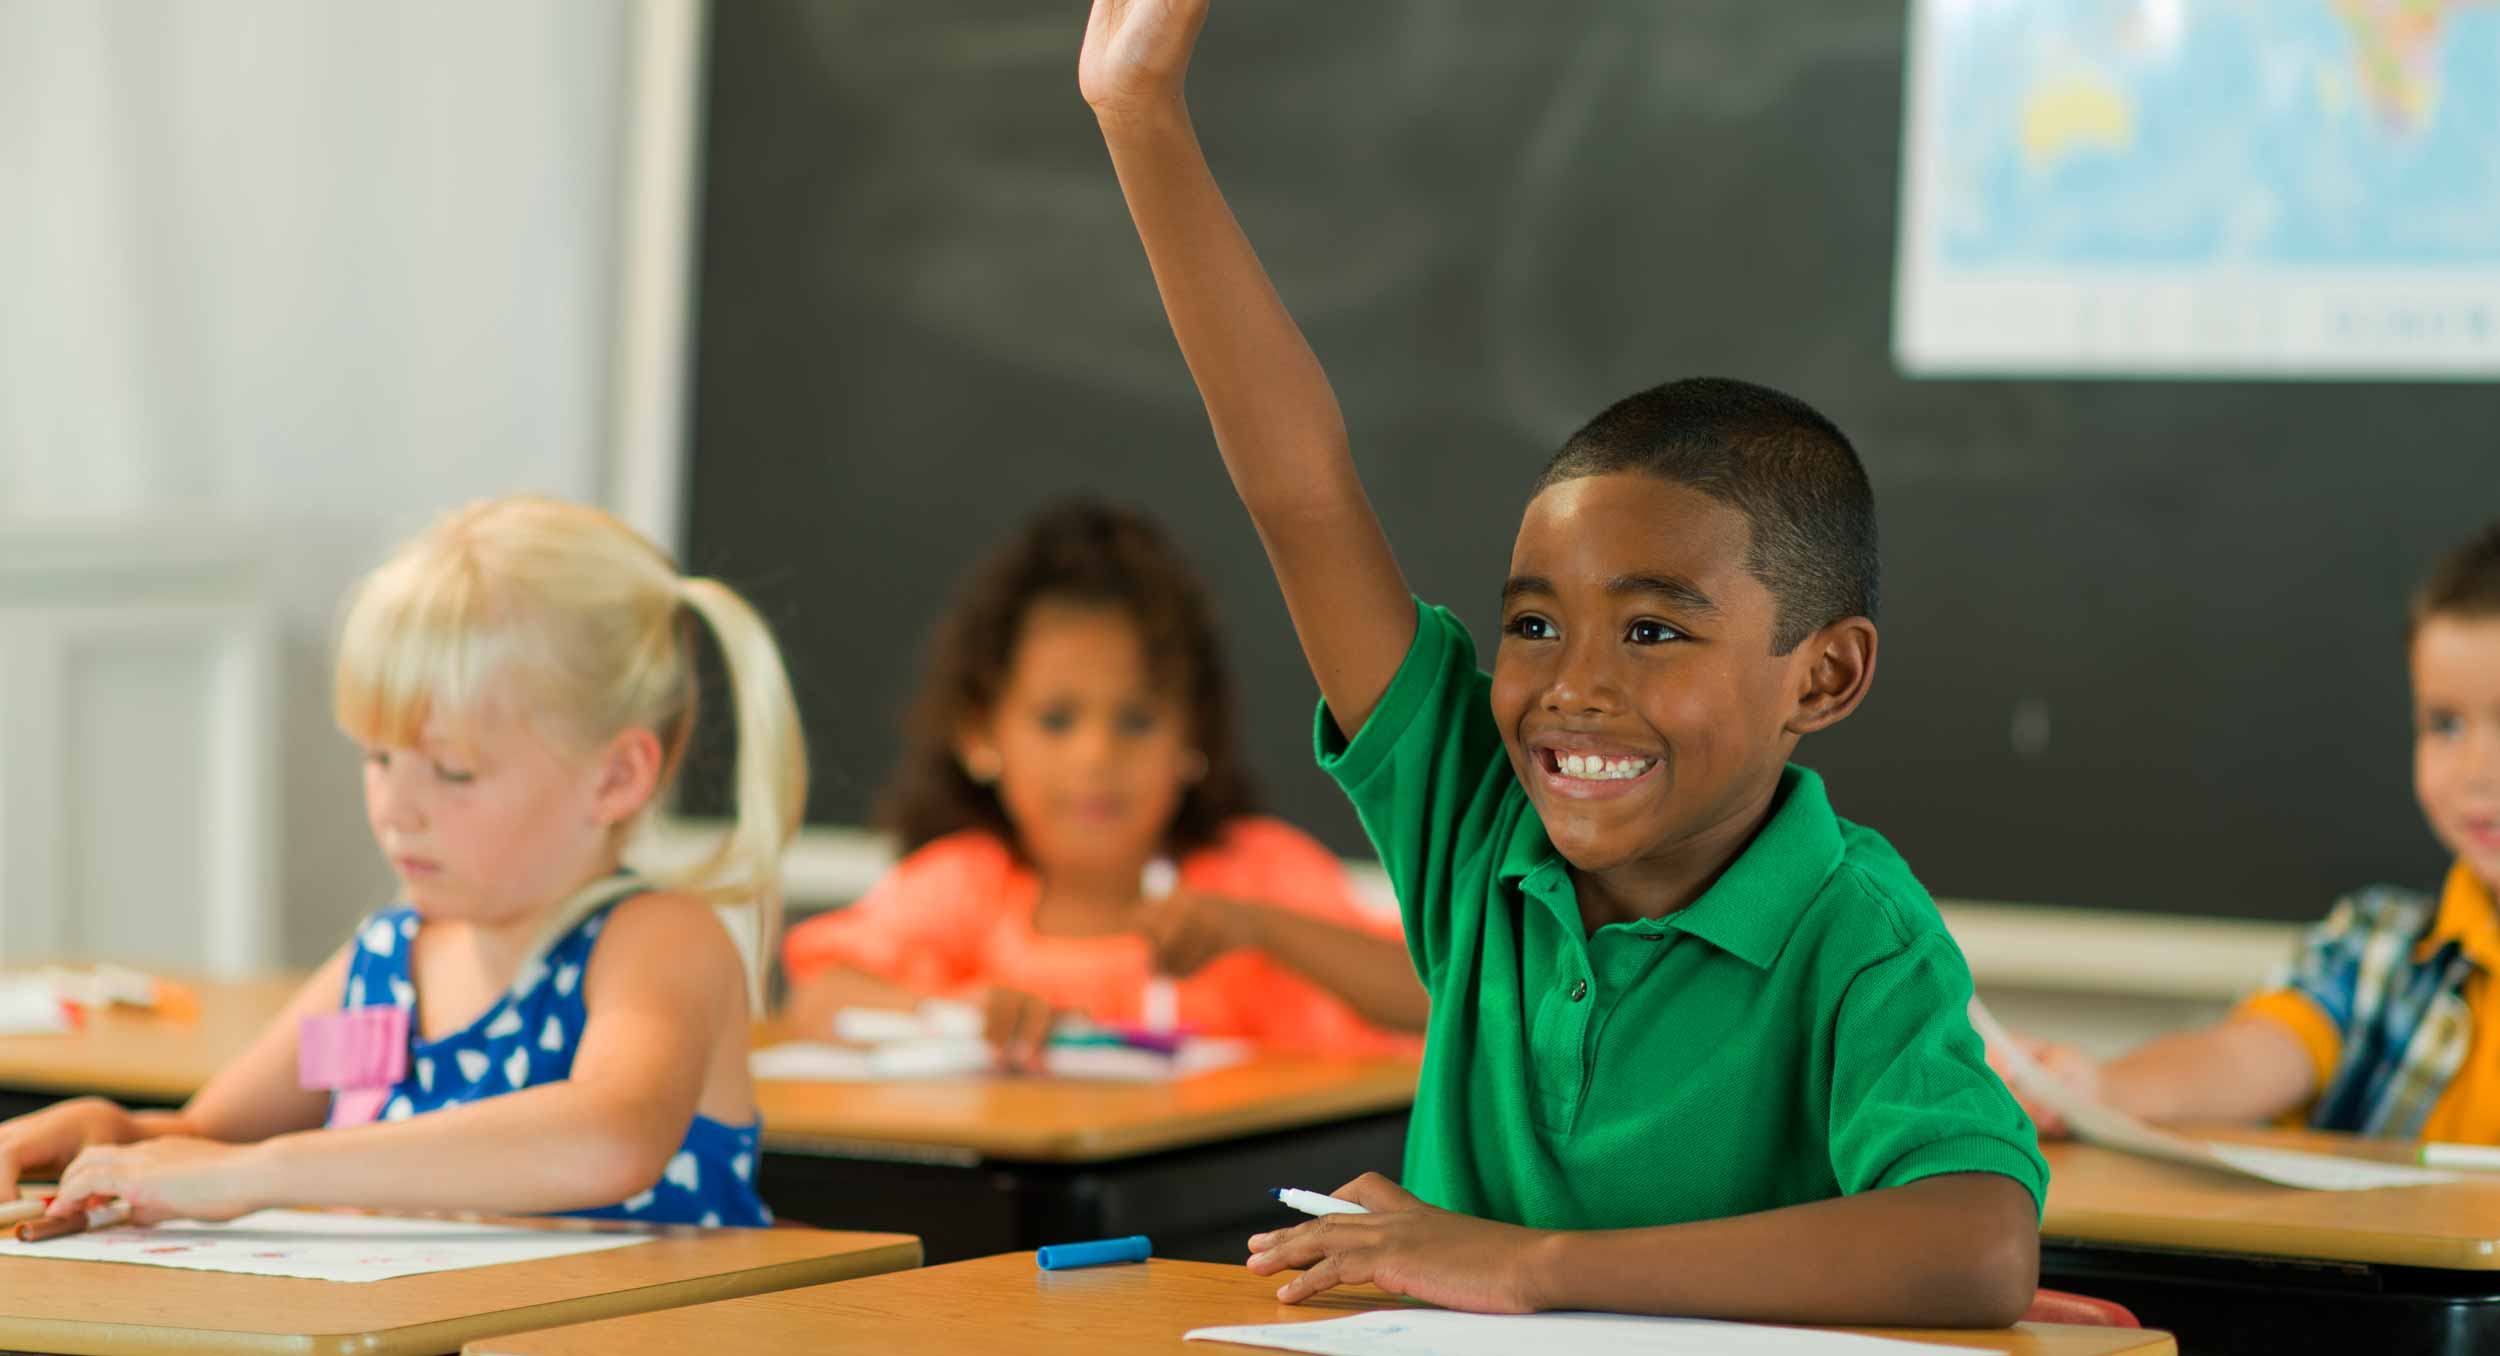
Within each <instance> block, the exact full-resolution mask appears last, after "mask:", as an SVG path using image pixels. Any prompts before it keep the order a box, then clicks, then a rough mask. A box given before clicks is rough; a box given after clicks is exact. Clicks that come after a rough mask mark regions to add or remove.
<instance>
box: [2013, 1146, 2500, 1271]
mask: <svg viewBox="0 0 2500 1356" xmlns="http://www.w3.org/2000/svg"><path fill="white" fill-rule="evenodd" d="M2193 1133H2195V1134H2197V1135H2199V1136H2201V1137H2205V1138H2212V1139H2230V1140H2235V1141H2238V1142H2242V1143H2250V1144H2265V1145H2269V1146H2272V1147H2276V1148H2285V1149H2304V1150H2308V1151H2311V1152H2315V1153H2332V1154H2342V1155H2345V1156H2348V1157H2355V1158H2373V1159H2380V1160H2384V1161H2391V1162H2410V1161H2412V1159H2413V1155H2414V1152H2415V1149H2416V1147H2417V1146H2415V1145H2413V1144H2411V1143H2407V1142H2400V1141H2392V1140H2370V1139H2363V1138H2360V1137H2358V1136H2353V1135H2338V1134H2329V1133H2326V1132H2323V1131H2314V1130H2252V1129H2247V1128H2244V1127H2232V1128H2221V1127H2212V1128H2205V1129H2200V1130H2196V1131H2194V1132H2193ZM2043 1148H2044V1151H2045V1152H2046V1154H2047V1156H2048V1160H2049V1203H2048V1212H2047V1214H2046V1216H2045V1217H2044V1218H2043V1219H2042V1221H2041V1224H2040V1232H2041V1234H2042V1235H2043V1236H2044V1237H2046V1238H2048V1239H2050V1240H2052V1241H2055V1240H2059V1239H2074V1240H2079V1241H2082V1242H2087V1243H2118V1244H2135V1245H2149V1246H2155V1247H2169V1248H2188V1249H2194V1250H2197V1251H2202V1252H2221V1253H2238V1254H2253V1255H2262V1256H2273V1257H2301V1258H2310V1259H2315V1260H2320V1261H2333V1262H2377V1263H2385V1264H2390V1265H2396V1266H2418V1267H2442V1268H2447V1269H2451V1270H2459V1271H2500V1173H2472V1172H2469V1173H2463V1174H2460V1175H2461V1176H2462V1177H2463V1178H2464V1180H2463V1181H2460V1182H2453V1183H2447V1184H2443V1185H2438V1186H2418V1187H2383V1188H2380V1189H2378V1190H2375V1191H2303V1190H2300V1189H2299V1188H2296V1187H2282V1186H2275V1185H2272V1184H2271V1183H2267V1182H2260V1181H2256V1180H2255V1179H2253V1178H2244V1177H2238V1176H2233V1175H2231V1174H2228V1173H2222V1172H2216V1171H2211V1170H2208V1169H2203V1168H2194V1167H2189V1166H2186V1165H2184V1164H2177V1163H2165V1162H2161V1161H2158V1160H2155V1159H2149V1158H2142V1157H2139V1156H2137V1155H2134V1154H2126V1153H2120V1152H2118V1151H2116V1150H2113V1149H2102V1148H2095V1147H2093V1146H2092V1145H2089V1144H2072V1143H2062V1144H2049V1145H2045V1146H2043Z"/></svg>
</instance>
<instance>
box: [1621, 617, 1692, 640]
mask: <svg viewBox="0 0 2500 1356" xmlns="http://www.w3.org/2000/svg"><path fill="white" fill-rule="evenodd" d="M1623 638H1624V639H1626V640H1628V641H1631V642H1632V643H1633V644H1635V645H1664V644H1666V643H1667V642H1668V641H1671V640H1683V639H1686V637H1685V635H1684V633H1683V632H1681V631H1678V630H1676V629H1675V628H1674V627H1672V626H1669V625H1667V624H1666V623H1665V622H1662V621H1653V620H1650V619H1649V618H1646V617H1644V618H1642V619H1641V620H1639V621H1636V622H1634V623H1632V625H1631V626H1630V627H1629V628H1628V629H1626V630H1625V631H1624V633H1623Z"/></svg>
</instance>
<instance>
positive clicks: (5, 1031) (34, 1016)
mask: <svg viewBox="0 0 2500 1356" xmlns="http://www.w3.org/2000/svg"><path fill="white" fill-rule="evenodd" d="M69 1029H70V1023H69V1014H68V1013H67V1012H66V1011H63V1010H62V1007H61V992H60V989H59V988H58V987H57V986H56V985H54V984H53V982H52V981H51V980H50V979H48V978H46V977H44V976H42V975H6V976H0V1036H52V1035H58V1034H60V1033H61V1032H64V1031H67V1030H69Z"/></svg>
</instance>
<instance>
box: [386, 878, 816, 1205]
mask: <svg viewBox="0 0 2500 1356" xmlns="http://www.w3.org/2000/svg"><path fill="white" fill-rule="evenodd" d="M618 902H622V901H616V902H611V903H608V904H605V905H602V906H600V907H599V908H597V909H594V910H592V911H591V912H590V913H588V914H586V915H584V916H583V918H582V920H581V921H580V922H579V923H576V924H574V925H573V927H572V928H571V929H570V930H569V931H567V932H566V933H565V934H564V935H563V936H562V937H561V938H559V939H557V941H556V944H555V945H554V946H552V947H549V948H548V949H547V953H546V955H545V957H544V958H543V959H541V960H537V961H533V962H531V963H530V964H529V965H528V966H527V967H526V968H524V969H523V970H522V971H521V973H520V974H519V975H518V976H517V977H515V978H514V979H513V981H512V987H511V988H510V989H507V990H505V991H504V994H503V996H502V997H501V998H499V999H497V1000H496V1001H495V1004H494V1006H492V1007H490V1008H488V1009H487V1010H486V1011H485V1012H483V1013H480V1014H479V1015H478V1019H477V1020H476V1021H474V1022H471V1023H470V1024H469V1025H468V1026H466V1027H464V1028H462V1029H460V1030H458V1031H455V1032H453V1033H451V1034H450V1035H447V1036H445V1037H443V1038H442V1039H440V1040H431V1041H429V1040H424V1039H421V1038H420V1037H419V1036H418V1035H417V1025H416V1020H415V1019H416V1011H415V1009H416V1001H417V996H416V989H415V988H414V987H413V986H412V985H411V984H410V983H409V981H408V952H409V949H410V948H409V941H410V939H412V938H414V937H415V936H416V935H417V913H416V910H415V909H413V908H410V907H409V906H408V905H406V904H395V905H392V906H391V907H389V908H386V909H382V910H379V911H377V912H375V913H374V914H372V915H371V916H369V917H367V918H366V919H365V921H364V922H363V923H362V924H360V925H358V928H357V939H356V946H355V950H354V952H353V955H352V958H351V959H350V960H349V962H348V967H347V992H346V995H345V1004H344V1006H346V1007H349V1008H358V1007H363V1006H365V1005H366V1004H369V1003H370V1004H384V1003H391V1004H397V1005H398V1006H400V1007H404V1008H407V1009H409V1023H408V1033H409V1034H408V1076H407V1077H406V1078H405V1079H402V1080H401V1081H400V1082H399V1083H398V1084H397V1085H395V1086H394V1087H392V1089H391V1094H390V1098H389V1100H388V1101H387V1102H385V1103H384V1104H383V1109H382V1119H384V1120H402V1119H405V1118H406V1117H409V1116H414V1115H419V1114H421V1113H424V1112H428V1111H432V1110H435V1109H436V1108H438V1107H446V1106H457V1105H459V1104H460V1103H463V1102H475V1101H480V1100H483V1099H485V1098H488V1097H493V1096H496V1095H498V1094H501V1093H506V1092H512V1091H515V1090H517V1089H520V1088H530V1087H536V1086H538V1085H539V1084H541V1083H557V1082H561V1081H563V1080H564V1079H566V1078H569V1077H571V1076H572V1072H573V1050H574V1046H575V1044H576V1043H577V1042H578V1041H580V1040H581V1035H582V1024H583V1020H584V1009H583V1007H582V972H583V970H584V969H586V968H587V967H588V966H589V964H590V948H591V946H592V944H593V943H595V942H597V941H598V940H599V929H600V928H601V927H602V926H604V925H605V924H606V922H607V918H608V913H609V911H610V910H612V909H614V908H615V907H616V903H618ZM366 1114H371V1113H366ZM762 1130H763V1122H762V1121H761V1120H760V1119H759V1120H757V1121H754V1122H750V1123H749V1124H746V1125H743V1126H737V1125H724V1124H722V1123H721V1122H719V1121H716V1120H713V1119H712V1118H711V1117H709V1116H704V1115H700V1114H698V1115H697V1116H696V1117H695V1118H694V1123H693V1124H692V1125H690V1126H688V1127H686V1139H685V1142H684V1143H683V1144H680V1145H679V1146H678V1148H677V1152H676V1154H675V1155H673V1156H671V1157H670V1159H669V1161H668V1168H667V1170H666V1171H665V1172H663V1173H662V1174H661V1176H660V1180H659V1181H657V1182H654V1183H652V1184H651V1185H650V1187H648V1188H647V1189H645V1190H643V1191H641V1192H639V1193H637V1194H635V1195H633V1196H630V1197H627V1198H626V1199H625V1200H622V1201H619V1202H618V1203H616V1204H615V1205H609V1206H602V1207H600V1208H598V1209H595V1210H574V1211H568V1212H566V1213H568V1214H572V1215H576V1216H580V1217H583V1218H587V1219H623V1220H636V1221H642V1222H646V1223H651V1224H728V1225H743V1226H748V1227H761V1226H763V1225H767V1224H770V1223H772V1222H773V1216H772V1211H771V1210H769V1209H767V1208H765V1205H764V1201H763V1198H762V1197H760V1196H758V1195H756V1193H755V1170H756V1166H757V1163H758V1161H759V1153H758V1149H757V1137H758V1135H759V1134H760V1133H761V1132H762Z"/></svg>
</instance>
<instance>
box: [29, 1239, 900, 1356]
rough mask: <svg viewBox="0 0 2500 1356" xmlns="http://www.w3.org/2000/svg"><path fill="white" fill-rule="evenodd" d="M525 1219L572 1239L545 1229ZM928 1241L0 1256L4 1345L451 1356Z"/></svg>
mask: <svg viewBox="0 0 2500 1356" xmlns="http://www.w3.org/2000/svg"><path fill="white" fill-rule="evenodd" d="M511 1222H513V1223H522V1224H530V1225H532V1226H534V1227H547V1228H553V1227H562V1226H557V1225H552V1224H548V1223H547V1222H545V1221H530V1220H520V1221H511ZM919 1261H920V1245H919V1243H918V1242H917V1241H916V1240H914V1239H912V1238H909V1237H907V1236H901V1235H894V1234H847V1233H825V1232H822V1231H819V1230H815V1229H685V1230H673V1231H670V1232H668V1233H667V1234H665V1235H664V1236H662V1237H660V1238H658V1239H655V1240H653V1241H652V1242H649V1243H644V1244H641V1245H638V1246H636V1247H631V1248H619V1249H615V1250H613V1251H608V1252H593V1253H582V1254H578V1255H576V1256H572V1257H552V1258H546V1259H543V1260H540V1261H535V1262H516V1263H512V1264H510V1265H506V1266H495V1267H478V1268H474V1269H471V1270H466V1271H441V1272H435V1273H433V1274H431V1275H425V1276H402V1277H398V1278H396V1279H393V1280H387V1281H372V1282H367V1283H363V1284H346V1283H341V1282H336V1281H308V1280H299V1279H296V1278H293V1277H278V1276H239V1275H234V1274H231V1273H223V1272H209V1271H176V1270H172V1269H170V1268H154V1267H151V1268H146V1269H144V1271H143V1269H142V1268H138V1267H133V1266H129V1265H126V1264H120V1263H112V1262H56V1261H45V1260H37V1259H31V1258H21V1257H11V1258H7V1259H0V1347H5V1348H7V1349H9V1350H12V1351H19V1350H23V1351H46V1352H70V1353H86V1354H88V1356H170V1353H175V1352H182V1353H200V1354H203V1356H215V1354H217V1353H233V1354H235V1356H261V1353H287V1356H326V1354H327V1353H340V1354H341V1356H346V1354H347V1353H354V1354H355V1356H441V1354H442V1353H446V1352H452V1351H457V1350H459V1349H460V1345H461V1344H462V1343H463V1342H467V1341H470V1340H472V1339H475V1338H481V1337H490V1336H493V1335H495V1334H498V1333H507V1332H517V1331H519V1330H521V1329H524V1328H542V1327H546V1326H547V1325H549V1324H552V1323H579V1322H583V1321H586V1320H590V1319H599V1318H610V1317H614V1316H616V1315H619V1314H636V1313H643V1312H647V1311H649V1310H653V1309H660V1308H666V1307H668V1306H671V1305H682V1304H703V1303H706V1302H708V1301H712V1300H720V1299H731V1298H735V1297H737V1296H742V1295H759V1294H762V1293H764V1292H766V1291H772V1290H786V1289H790V1288H793V1287H797V1286H813V1285H821V1284H823V1283H825V1282H827V1281H838V1280H845V1279H847V1278H849V1277H853V1276H868V1275H874V1274H876V1273H878V1272H882V1271H894V1270H898V1269H901V1268H905V1267H911V1266H916V1265H918V1264H919Z"/></svg>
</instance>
